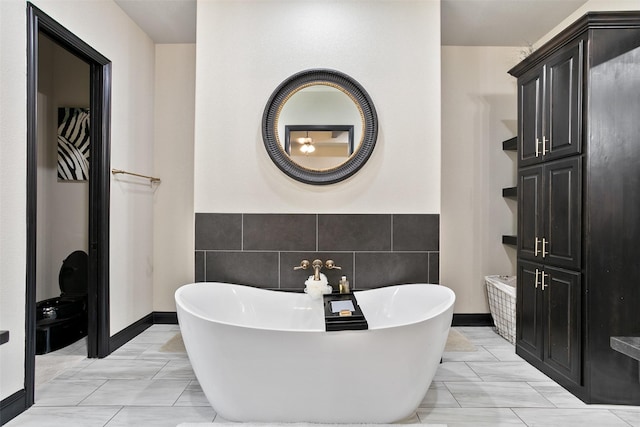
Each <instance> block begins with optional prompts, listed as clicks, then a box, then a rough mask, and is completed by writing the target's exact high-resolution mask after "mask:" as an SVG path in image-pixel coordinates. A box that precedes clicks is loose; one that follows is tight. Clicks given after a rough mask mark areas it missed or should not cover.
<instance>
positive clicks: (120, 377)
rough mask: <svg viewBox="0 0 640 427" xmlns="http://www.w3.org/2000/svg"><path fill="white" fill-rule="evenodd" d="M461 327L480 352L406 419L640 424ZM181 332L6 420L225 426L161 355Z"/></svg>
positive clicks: (76, 374)
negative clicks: (585, 400) (573, 392)
mask: <svg viewBox="0 0 640 427" xmlns="http://www.w3.org/2000/svg"><path fill="white" fill-rule="evenodd" d="M456 330H458V331H459V332H460V333H462V334H463V335H464V336H466V337H467V338H468V339H469V340H470V341H471V342H472V343H473V344H474V345H475V347H476V351H470V352H445V354H444V355H443V363H442V364H440V366H439V368H438V371H437V373H436V376H435V378H434V380H433V383H432V385H431V388H430V389H429V391H428V392H427V394H426V396H425V397H424V400H423V401H422V403H421V404H420V407H419V408H418V410H417V411H416V413H415V414H414V415H413V416H411V417H409V418H408V419H406V420H403V421H402V423H403V424H432V425H433V424H446V425H448V426H449V427H456V426H460V427H463V426H474V427H482V426H492V427H493V426H573V425H576V426H583V427H586V426H598V427H600V426H607V427H608V426H627V427H628V426H635V427H640V407H638V406H633V407H630V406H613V405H586V404H584V403H583V402H581V401H580V400H579V399H577V398H576V397H574V396H573V395H571V394H570V393H569V392H567V391H565V390H564V389H563V388H562V387H560V386H559V385H557V384H556V383H555V382H553V381H551V380H550V379H549V378H548V377H546V376H545V375H544V374H542V373H540V372H539V371H537V370H536V369H535V368H533V367H531V366H530V365H529V364H527V363H526V362H524V361H523V360H522V359H521V358H520V357H518V356H517V355H516V354H515V352H514V347H513V346H512V345H511V344H509V343H508V342H507V341H506V340H504V339H503V338H502V337H500V336H499V335H497V334H496V333H495V332H494V331H493V330H492V328H485V327H458V328H456ZM178 331H179V328H178V326H175V325H154V326H152V327H151V328H149V329H147V330H146V331H145V332H143V333H142V334H140V335H139V336H137V337H136V338H134V339H133V340H131V341H130V342H128V343H127V344H125V345H124V346H122V347H121V348H120V349H118V350H117V351H115V352H114V353H113V354H112V355H110V356H109V357H107V358H104V359H86V358H84V359H81V360H79V361H75V362H74V363H73V364H72V365H71V366H68V365H67V366H65V370H64V371H62V372H60V373H58V374H57V375H56V376H55V377H54V378H51V379H49V380H47V381H45V382H44V383H42V384H40V385H38V386H37V387H36V404H35V405H34V406H33V407H31V408H30V409H28V410H27V411H26V412H24V413H23V414H21V415H19V416H18V417H16V418H15V419H14V420H12V421H10V422H9V423H8V424H6V426H8V427H19V426H20V427H24V426H38V427H49V426H50V427H58V426H64V427H76V426H83V427H94V426H95V427H121V426H150V427H163V426H167V427H175V426H176V425H177V424H180V423H183V422H212V421H213V422H214V423H221V422H228V421H227V420H224V419H222V418H221V417H219V416H217V415H216V413H215V411H214V410H213V409H212V408H211V407H210V406H209V404H208V403H207V400H206V398H205V396H204V394H203V392H202V389H201V388H200V386H199V385H198V382H197V381H196V379H195V376H194V374H193V370H192V369H191V366H190V364H189V361H188V358H187V356H186V354H185V353H167V352H164V351H162V349H161V347H162V345H163V344H164V343H165V342H167V341H168V340H169V339H171V338H172V337H174V336H175V334H176V333H177V332H178ZM78 351H85V350H84V349H83V347H82V345H77V346H76V347H75V348H67V349H64V350H62V353H61V355H63V356H64V355H69V356H77V352H78ZM74 353H76V354H74ZM54 354H55V353H54ZM37 363H38V362H36V364H37Z"/></svg>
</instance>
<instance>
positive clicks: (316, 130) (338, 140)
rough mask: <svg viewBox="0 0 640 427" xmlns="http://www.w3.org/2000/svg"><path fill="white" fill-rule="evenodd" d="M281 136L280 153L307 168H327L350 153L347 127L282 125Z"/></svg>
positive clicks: (351, 139)
mask: <svg viewBox="0 0 640 427" xmlns="http://www.w3.org/2000/svg"><path fill="white" fill-rule="evenodd" d="M284 133H285V139H284V151H285V152H286V153H287V154H288V155H289V156H290V157H291V160H293V161H295V162H296V163H298V164H299V165H301V166H303V167H306V168H308V169H318V170H320V169H330V168H332V167H335V166H336V165H339V164H341V163H343V162H345V161H346V160H347V159H348V158H349V157H350V156H351V155H352V154H353V149H354V142H353V126H351V125H346V126H340V125H333V126H323V125H300V126H298V125H286V126H285V132H284Z"/></svg>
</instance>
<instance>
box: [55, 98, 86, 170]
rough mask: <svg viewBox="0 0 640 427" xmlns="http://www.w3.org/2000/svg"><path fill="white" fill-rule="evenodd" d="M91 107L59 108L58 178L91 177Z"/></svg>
mask: <svg viewBox="0 0 640 427" xmlns="http://www.w3.org/2000/svg"><path fill="white" fill-rule="evenodd" d="M89 142H90V139H89V109H88V108H75V107H64V108H58V180H59V181H86V180H87V179H89V148H90V147H89Z"/></svg>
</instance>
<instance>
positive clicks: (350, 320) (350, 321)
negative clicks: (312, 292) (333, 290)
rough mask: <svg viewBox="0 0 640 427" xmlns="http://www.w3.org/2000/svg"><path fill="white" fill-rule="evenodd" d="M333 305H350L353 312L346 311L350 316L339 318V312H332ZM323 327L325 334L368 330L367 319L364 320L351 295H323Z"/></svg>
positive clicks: (356, 302)
mask: <svg viewBox="0 0 640 427" xmlns="http://www.w3.org/2000/svg"><path fill="white" fill-rule="evenodd" d="M334 303H338V304H340V303H342V304H347V305H348V304H349V303H351V304H352V306H353V310H346V311H349V312H350V315H348V316H344V315H342V316H341V315H340V313H339V312H337V313H334V312H333V304H334ZM324 325H325V329H326V331H327V332H332V331H353V330H362V329H369V325H368V324H367V319H365V317H364V314H363V313H362V310H361V309H360V306H359V305H358V301H356V298H355V296H354V295H353V294H328V295H324Z"/></svg>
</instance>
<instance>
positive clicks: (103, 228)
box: [25, 3, 111, 407]
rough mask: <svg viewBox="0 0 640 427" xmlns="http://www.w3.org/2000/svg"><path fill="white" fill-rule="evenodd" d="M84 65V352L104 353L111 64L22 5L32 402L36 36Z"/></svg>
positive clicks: (30, 398)
mask: <svg viewBox="0 0 640 427" xmlns="http://www.w3.org/2000/svg"><path fill="white" fill-rule="evenodd" d="M40 35H43V36H46V37H47V39H49V40H51V41H52V42H53V43H55V44H56V45H57V46H59V47H60V48H62V49H64V50H65V51H67V52H68V53H70V54H72V55H73V56H75V57H77V58H79V59H80V60H82V61H83V62H84V63H86V64H88V69H89V111H90V112H91V120H90V124H89V134H90V138H89V145H90V165H91V167H90V168H89V171H88V187H89V188H88V225H87V226H88V233H87V235H88V242H87V249H88V266H87V267H88V286H87V356H88V357H105V356H107V355H108V354H109V353H110V349H109V191H110V187H109V185H110V174H109V172H110V133H109V130H110V110H111V102H110V101H111V62H110V61H109V60H108V59H107V58H105V57H104V56H102V55H101V54H100V53H98V52H97V51H96V50H95V49H93V48H92V47H91V46H89V45H87V44H86V43H85V42H83V41H82V40H80V39H79V38H78V37H77V36H75V35H74V34H73V33H71V32H70V31H69V30H67V29H66V28H64V27H63V26H62V25H60V24H59V23H58V22H56V21H54V20H53V19H52V18H51V17H49V16H48V15H46V14H45V13H44V12H42V11H41V10H40V9H38V8H37V7H35V6H34V5H32V4H31V3H28V4H27V277H26V307H25V308H26V322H25V323H26V325H25V327H26V342H25V392H26V402H25V403H26V407H29V406H31V405H32V404H33V403H34V391H35V387H34V382H35V354H36V316H35V313H36V298H37V296H36V283H37V252H38V250H37V239H38V232H37V223H38V221H37V212H38V208H39V206H38V176H37V170H38V109H39V105H38V93H39V90H38V89H39V88H38V85H39V81H38V64H39V55H38V48H39V37H40Z"/></svg>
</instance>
